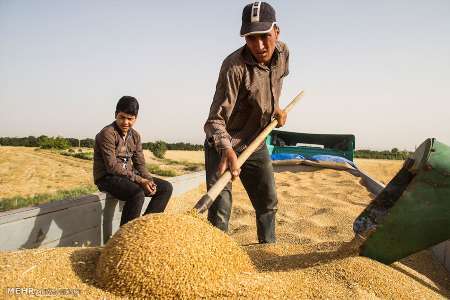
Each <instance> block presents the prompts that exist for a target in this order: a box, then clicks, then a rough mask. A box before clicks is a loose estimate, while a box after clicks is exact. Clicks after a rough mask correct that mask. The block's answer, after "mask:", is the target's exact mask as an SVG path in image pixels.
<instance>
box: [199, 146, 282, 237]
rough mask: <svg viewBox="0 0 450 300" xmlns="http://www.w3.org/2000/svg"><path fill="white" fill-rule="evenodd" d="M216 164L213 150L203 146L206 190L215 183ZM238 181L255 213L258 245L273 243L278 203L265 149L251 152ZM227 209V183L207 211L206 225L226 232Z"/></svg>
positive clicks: (215, 155)
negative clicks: (208, 223) (240, 182)
mask: <svg viewBox="0 0 450 300" xmlns="http://www.w3.org/2000/svg"><path fill="white" fill-rule="evenodd" d="M219 162H220V155H219V153H218V152H217V151H216V149H215V148H214V146H211V145H210V144H208V142H206V143H205V167H206V183H207V188H208V189H210V188H211V186H212V185H213V184H214V183H215V182H216V181H217V180H218V179H219V177H218V176H217V167H218V165H219ZM239 177H240V179H241V181H242V184H243V185H244V188H245V190H246V191H247V194H248V196H249V198H250V201H251V203H252V205H253V208H254V209H255V212H256V228H257V234H258V241H259V242H260V243H274V242H275V214H276V211H277V203H278V202H277V195H276V190H275V179H274V176H273V168H272V161H271V159H270V156H269V151H268V150H267V147H266V146H265V145H264V146H263V147H262V148H261V149H259V150H257V151H255V152H254V153H253V154H252V155H251V156H250V157H249V158H248V159H247V161H246V162H245V163H244V164H243V165H242V167H241V174H240V176H239ZM231 206H232V196H231V182H229V183H228V184H227V186H226V187H225V188H224V189H223V191H222V192H221V193H220V194H219V196H218V197H217V199H216V200H215V201H214V203H213V204H212V205H211V207H210V208H209V210H208V220H209V222H211V224H212V225H214V226H215V227H217V228H219V229H221V230H223V231H225V232H226V231H228V222H229V220H230V215H231Z"/></svg>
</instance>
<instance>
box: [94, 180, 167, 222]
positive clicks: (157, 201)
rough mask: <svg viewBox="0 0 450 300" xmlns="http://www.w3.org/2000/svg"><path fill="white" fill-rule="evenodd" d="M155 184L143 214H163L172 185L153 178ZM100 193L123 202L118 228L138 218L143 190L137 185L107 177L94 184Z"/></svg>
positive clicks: (142, 200)
mask: <svg viewBox="0 0 450 300" xmlns="http://www.w3.org/2000/svg"><path fill="white" fill-rule="evenodd" d="M153 181H154V182H155V184H156V193H155V194H154V195H153V196H151V197H152V199H151V200H150V203H149V204H148V206H147V208H146V210H145V213H144V215H145V214H149V213H159V212H163V211H164V209H165V208H166V206H167V203H168V202H169V199H170V196H171V195H172V190H173V187H172V184H171V183H170V182H168V181H166V180H163V179H159V178H156V177H153ZM96 184H97V187H98V189H99V190H100V191H102V192H108V193H110V194H111V195H112V196H113V197H115V198H117V199H119V200H122V201H125V205H124V207H123V211H122V217H121V219H120V226H122V225H123V224H125V223H127V222H129V221H131V220H133V219H135V218H137V217H139V216H140V215H141V210H142V205H144V200H145V196H148V195H146V194H145V191H144V189H143V188H142V187H141V186H140V185H139V184H137V183H134V182H132V181H131V180H130V179H128V178H127V177H125V176H116V175H108V176H105V177H103V178H102V179H100V180H98V181H97V182H96Z"/></svg>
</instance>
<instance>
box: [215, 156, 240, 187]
mask: <svg viewBox="0 0 450 300" xmlns="http://www.w3.org/2000/svg"><path fill="white" fill-rule="evenodd" d="M227 169H229V170H230V172H231V176H232V177H231V179H232V180H235V179H236V177H238V176H239V174H240V173H241V169H240V168H239V167H238V164H237V156H236V153H235V152H234V150H233V149H232V148H229V149H225V150H223V151H222V158H221V160H220V163H219V166H218V175H219V176H220V175H222V174H223V173H225V171H226V170H227Z"/></svg>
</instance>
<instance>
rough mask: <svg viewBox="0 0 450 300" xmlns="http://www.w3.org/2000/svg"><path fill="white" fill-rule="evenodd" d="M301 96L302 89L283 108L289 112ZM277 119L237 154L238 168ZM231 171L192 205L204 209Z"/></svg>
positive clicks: (220, 189) (213, 198)
mask: <svg viewBox="0 0 450 300" xmlns="http://www.w3.org/2000/svg"><path fill="white" fill-rule="evenodd" d="M302 96H303V91H301V92H300V93H298V95H297V96H295V98H294V99H292V101H291V102H290V103H289V104H288V105H287V106H286V107H285V108H284V111H285V112H286V113H287V112H289V111H290V110H291V109H292V108H293V107H294V106H295V105H296V104H297V103H298V102H299V101H300V99H301V97H302ZM277 124H278V121H277V120H272V122H270V124H269V125H267V126H266V128H264V130H263V131H262V132H261V133H260V134H259V135H258V136H257V137H256V138H255V139H254V140H253V141H252V142H251V143H250V145H248V147H247V148H246V149H245V150H244V152H242V153H241V155H239V157H238V159H237V165H238V167H239V168H240V167H241V166H242V165H243V164H244V162H245V161H246V160H247V159H248V158H249V157H250V155H252V153H253V152H254V151H255V150H256V148H257V147H258V146H259V145H260V144H261V143H262V142H263V141H264V140H265V138H266V137H267V136H268V135H269V133H270V132H271V131H272V130H273V129H274V128H275V127H276V126H277ZM231 177H232V176H231V172H230V170H227V171H225V173H223V174H222V176H220V178H219V179H218V180H217V181H216V183H215V184H214V185H213V186H212V187H211V188H210V189H209V191H208V193H206V194H205V195H203V197H202V198H201V199H200V200H199V201H198V202H197V204H196V205H195V206H194V209H196V210H197V211H198V212H199V213H202V212H204V211H206V210H207V209H208V208H209V207H210V206H211V205H212V203H213V202H214V200H216V198H217V196H219V194H220V192H221V191H222V190H223V188H224V187H225V186H226V185H227V184H228V182H229V181H230V180H231Z"/></svg>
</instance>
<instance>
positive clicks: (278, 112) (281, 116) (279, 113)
mask: <svg viewBox="0 0 450 300" xmlns="http://www.w3.org/2000/svg"><path fill="white" fill-rule="evenodd" d="M273 114H274V116H275V119H277V121H278V125H277V128H279V127H282V126H284V124H286V119H287V113H286V112H285V111H284V110H282V109H280V108H279V107H277V108H275V111H274V112H273Z"/></svg>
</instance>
